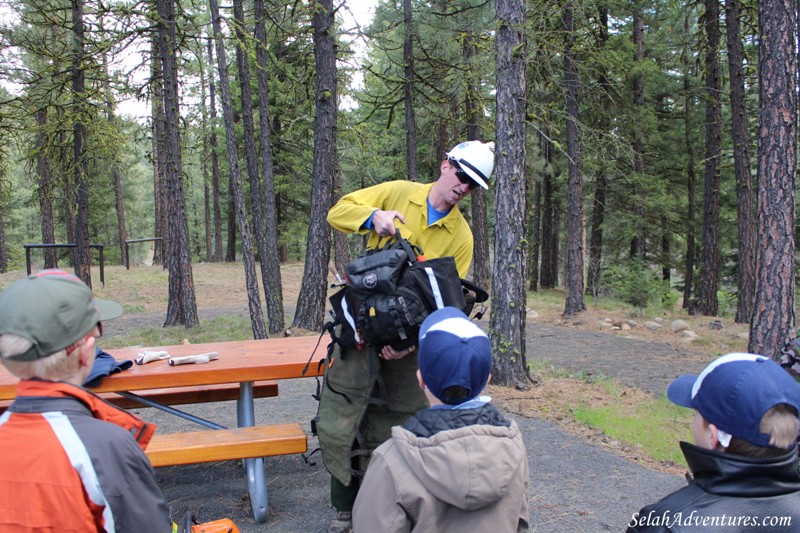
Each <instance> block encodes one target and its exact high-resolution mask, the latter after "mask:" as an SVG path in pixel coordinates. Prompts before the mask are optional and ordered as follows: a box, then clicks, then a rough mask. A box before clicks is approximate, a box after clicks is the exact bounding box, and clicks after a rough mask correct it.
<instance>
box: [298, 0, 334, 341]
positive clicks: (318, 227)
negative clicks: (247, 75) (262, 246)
mask: <svg viewBox="0 0 800 533" xmlns="http://www.w3.org/2000/svg"><path fill="white" fill-rule="evenodd" d="M333 22H334V11H333V0H320V1H319V2H317V4H316V5H315V8H314V56H315V59H316V72H317V83H316V97H315V104H316V117H315V123H314V174H313V176H314V177H313V185H312V188H311V213H310V214H309V217H310V222H309V226H308V247H307V248H306V260H305V269H304V271H303V283H302V285H301V288H300V294H299V296H298V298H297V312H296V314H295V316H294V321H293V322H292V327H297V328H303V329H308V330H312V331H319V330H320V329H321V328H322V321H323V318H324V313H325V296H326V293H327V287H326V285H327V283H326V281H327V272H328V261H329V259H330V250H331V228H330V226H329V225H328V223H327V221H326V219H325V217H326V214H327V213H328V210H329V209H330V208H331V205H332V203H333V183H334V177H333V176H334V173H335V172H336V111H337V105H338V100H337V96H336V95H337V87H336V43H335V42H334V25H333Z"/></svg>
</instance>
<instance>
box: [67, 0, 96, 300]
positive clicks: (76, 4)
mask: <svg viewBox="0 0 800 533" xmlns="http://www.w3.org/2000/svg"><path fill="white" fill-rule="evenodd" d="M72 32H73V34H72V39H73V40H72V45H73V46H72V105H73V109H72V121H73V122H72V175H73V179H74V186H75V189H74V194H75V196H74V199H75V204H74V206H75V262H74V264H73V267H74V268H75V275H76V276H77V277H79V278H80V279H81V280H83V282H84V283H86V285H88V286H89V287H90V288H91V286H92V268H91V267H92V257H91V254H90V249H89V183H88V179H89V171H88V168H87V164H86V153H85V151H86V147H85V142H86V124H85V120H86V118H87V116H88V111H87V109H86V94H85V93H86V86H85V80H84V77H85V73H84V68H83V56H84V34H83V32H84V27H83V0H72Z"/></svg>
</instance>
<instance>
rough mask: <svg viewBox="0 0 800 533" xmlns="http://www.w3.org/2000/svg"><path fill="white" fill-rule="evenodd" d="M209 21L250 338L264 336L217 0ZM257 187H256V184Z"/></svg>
mask: <svg viewBox="0 0 800 533" xmlns="http://www.w3.org/2000/svg"><path fill="white" fill-rule="evenodd" d="M209 5H210V6H211V24H212V26H213V28H214V43H215V45H216V50H217V74H219V88H220V96H221V97H222V117H223V120H224V121H225V146H226V147H227V152H228V154H227V155H228V167H229V170H230V184H231V189H232V193H233V194H232V197H233V200H234V204H235V212H236V221H237V222H238V227H239V234H240V235H241V238H242V262H243V263H244V274H245V285H246V286H247V303H248V307H249V309H250V326H251V327H252V329H253V338H254V339H265V338H266V337H267V330H266V328H265V327H264V314H263V312H262V310H261V298H260V297H259V293H258V278H257V276H256V265H255V257H254V251H253V235H252V232H251V229H250V222H249V221H248V218H247V204H246V202H245V200H244V192H243V191H242V177H241V175H240V174H239V155H238V152H239V151H238V148H237V146H236V130H235V127H234V121H233V99H232V97H231V90H230V81H229V80H228V66H227V61H226V59H225V43H224V42H223V40H222V17H221V16H220V13H219V6H218V5H217V0H210V1H209ZM256 191H258V187H256Z"/></svg>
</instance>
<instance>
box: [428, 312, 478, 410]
mask: <svg viewBox="0 0 800 533" xmlns="http://www.w3.org/2000/svg"><path fill="white" fill-rule="evenodd" d="M418 362H419V371H420V374H422V379H423V381H425V386H426V387H427V388H428V390H429V391H430V392H431V393H432V394H433V395H434V396H436V397H437V398H439V399H440V400H442V393H443V392H444V390H445V389H447V388H448V387H452V386H456V385H457V386H459V387H463V388H465V389H467V390H468V391H469V395H468V398H464V399H463V400H459V401H457V402H455V403H456V404H458V403H463V402H465V401H467V400H470V399H472V398H475V397H476V396H478V395H479V394H480V393H481V390H483V387H484V385H486V382H487V381H488V379H489V375H490V374H491V373H492V347H491V343H490V342H489V337H487V336H486V333H484V332H483V330H482V329H481V328H479V327H478V326H476V325H475V323H474V322H472V321H471V320H470V319H469V318H468V317H467V315H465V314H464V313H463V312H462V311H460V310H459V309H456V308H455V307H444V308H442V309H439V310H437V311H434V312H433V313H431V314H430V315H429V316H428V317H427V318H426V319H425V321H424V322H423V323H422V327H421V328H420V331H419V354H418ZM442 401H444V400H442ZM445 403H448V402H445ZM450 403H453V402H452V401H451V402H450Z"/></svg>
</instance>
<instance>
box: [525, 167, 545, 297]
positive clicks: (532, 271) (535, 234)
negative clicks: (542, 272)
mask: <svg viewBox="0 0 800 533" xmlns="http://www.w3.org/2000/svg"><path fill="white" fill-rule="evenodd" d="M528 188H529V189H530V183H529V184H528ZM529 196H530V195H529ZM528 234H529V235H530V239H529V241H528V242H530V243H531V244H530V245H529V246H528V279H529V280H530V281H529V283H528V289H529V290H532V291H538V290H539V250H540V249H541V247H542V179H541V176H539V175H537V174H534V175H533V204H532V205H531V208H530V209H528Z"/></svg>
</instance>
